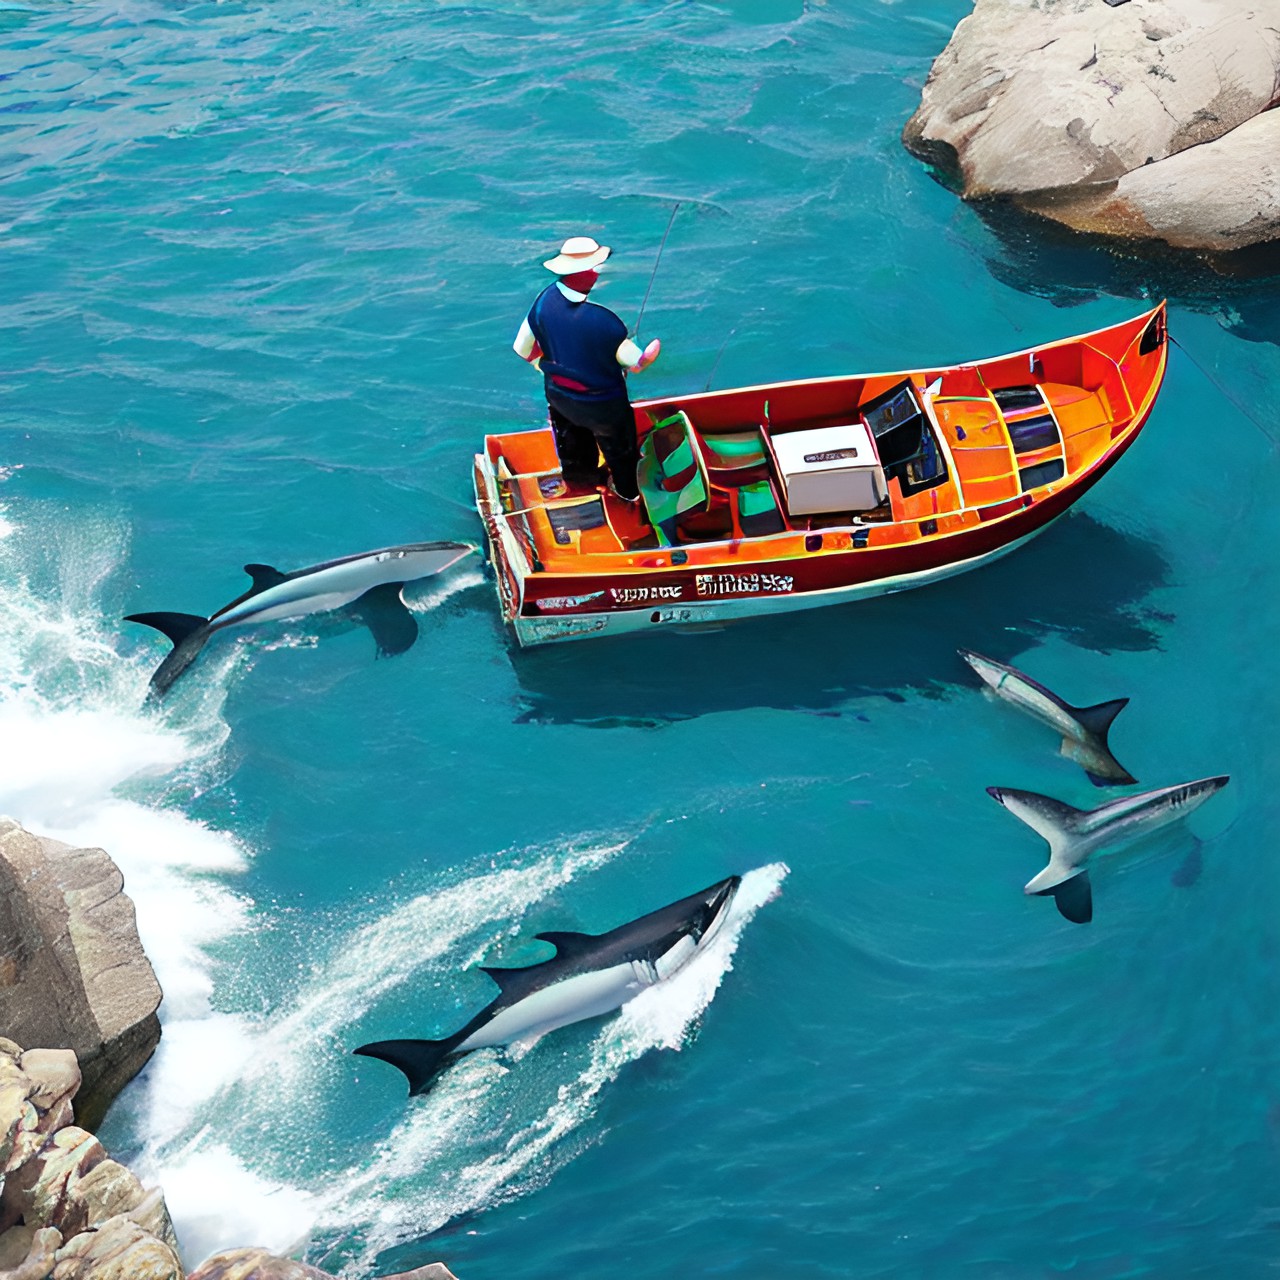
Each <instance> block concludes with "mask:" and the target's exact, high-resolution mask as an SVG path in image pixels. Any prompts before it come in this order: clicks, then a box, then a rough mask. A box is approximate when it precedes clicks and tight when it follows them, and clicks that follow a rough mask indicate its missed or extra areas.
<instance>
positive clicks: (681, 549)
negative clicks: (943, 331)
mask: <svg viewBox="0 0 1280 1280" xmlns="http://www.w3.org/2000/svg"><path fill="white" fill-rule="evenodd" d="M1166 358H1167V344H1166V319H1165V305H1164V303H1161V304H1160V305H1159V306H1158V307H1156V308H1155V309H1154V310H1152V311H1148V312H1147V313H1145V314H1144V315H1140V316H1137V317H1135V318H1134V319H1132V320H1126V321H1125V322H1124V323H1122V324H1117V325H1113V326H1112V327H1110V328H1107V329H1099V330H1098V331H1097V332H1095V333H1087V334H1083V335H1081V336H1080V337H1075V338H1067V339H1063V340H1062V341H1058V342H1050V343H1046V344H1045V345H1043V346H1038V347H1032V348H1031V349H1029V350H1027V351H1020V352H1018V353H1016V354H1014V355H1007V356H999V357H996V358H994V359H991V360H979V361H975V362H973V363H970V364H961V365H955V366H953V367H951V368H945V369H924V370H916V371H913V372H907V373H879V374H870V375H857V376H852V377H837V378H814V379H810V380H807V381H802V382H777V383H770V384H768V385H765V386H755V387H735V388H732V389H730V390H726V391H714V392H705V393H702V394H696V395H688V396H676V397H666V398H662V399H656V400H646V401H638V402H637V403H636V404H635V406H634V408H635V415H636V428H637V431H638V433H639V437H640V442H641V448H640V466H639V471H638V477H639V481H640V492H641V497H642V503H641V504H636V505H632V504H629V503H626V502H623V501H621V500H620V499H618V498H617V497H615V496H614V495H613V494H612V493H601V492H599V491H598V490H596V489H590V490H575V489H573V488H572V487H567V486H566V485H565V483H564V481H563V479H562V477H561V475H560V470H559V464H558V462H557V459H556V451H555V444H554V441H553V438H552V434H551V429H550V427H543V428H541V429H540V430H536V431H518V432H509V433H504V434H501V435H490V436H486V437H485V442H484V452H483V453H479V454H477V455H476V458H475V491H476V505H477V507H478V509H479V512H480V517H481V519H482V520H483V521H484V525H485V529H486V531H487V534H488V540H489V548H490V555H491V559H492V562H493V567H494V570H495V577H496V580H497V587H498V596H499V600H500V602H501V605H502V613H503V617H504V619H505V620H506V621H507V622H510V623H512V624H513V625H514V627H515V631H516V635H517V637H518V638H519V641H520V643H521V644H522V645H535V644H546V643H549V642H551V641H557V640H577V639H581V638H583V637H587V636H601V635H622V634H624V633H627V632H634V631H648V630H653V629H655V628H661V627H671V626H677V627H688V626H694V625H697V624H700V623H723V622H725V621H727V620H730V619H735V618H745V617H750V616H752V615H755V614H765V613H783V612H787V611H789V610H793V609H810V608H814V607H816V606H817V605H827V604H842V603H844V602H846V601H851V600H862V599H866V598H868V597H870V596H878V595H885V594H888V593H890V592H894V591H905V590H907V589H908V588H910V587H919V586H924V585H925V584H927V583H930V582H936V581H938V580H939V579H941V578H947V577H950V576H951V575H952V574H956V573H963V572H964V571H965V570H967V569H976V568H978V567H979V566H981V565H984V564H988V563H990V562H991V561H992V560H995V559H996V558H997V557H999V556H1003V555H1006V554H1007V553H1008V552H1010V551H1013V550H1014V549H1015V548H1016V547H1019V546H1021V545H1022V543H1024V542H1026V541H1027V540H1028V539H1030V538H1032V537H1034V536H1035V534H1037V533H1039V532H1040V531H1041V530H1042V529H1044V528H1045V527H1046V526H1047V525H1048V524H1049V523H1050V522H1051V521H1053V520H1055V519H1056V518H1057V517H1058V516H1060V515H1062V513H1063V512H1064V511H1066V510H1067V508H1068V507H1070V506H1071V505H1072V503H1074V502H1075V501H1076V499H1077V498H1079V497H1080V496H1081V495H1082V494H1083V493H1085V492H1086V491H1087V490H1088V489H1089V488H1090V487H1091V486H1092V485H1093V484H1094V483H1095V482H1096V481H1097V480H1099V479H1100V478H1101V477H1102V476H1103V475H1104V474H1105V473H1106V472H1107V471H1108V470H1109V469H1110V468H1111V467H1112V466H1113V465H1114V463H1115V462H1116V460H1117V459H1118V458H1119V457H1120V455H1121V454H1122V453H1124V451H1125V450H1126V449H1127V448H1128V447H1129V446H1130V445H1131V444H1132V443H1133V442H1134V440H1136V439H1137V437H1138V433H1139V431H1141V430H1142V427H1143V424H1144V423H1145V422H1146V420H1147V417H1148V415H1149V414H1150V412H1151V408H1152V405H1153V404H1154V402H1155V398H1156V393H1157V392H1158V391H1159V389H1160V383H1161V380H1162V379H1163V377H1164V371H1165V362H1166Z"/></svg>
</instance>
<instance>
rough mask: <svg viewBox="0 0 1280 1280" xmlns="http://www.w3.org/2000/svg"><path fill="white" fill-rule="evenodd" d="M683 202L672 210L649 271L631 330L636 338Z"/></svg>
mask: <svg viewBox="0 0 1280 1280" xmlns="http://www.w3.org/2000/svg"><path fill="white" fill-rule="evenodd" d="M682 203H683V202H682V201H680V200H677V201H676V202H675V205H674V207H673V208H672V210H671V217H669V218H668V219H667V229H666V230H665V231H664V232H663V233H662V242H661V243H660V244H659V245H658V256H657V257H656V258H655V259H654V260H653V270H652V271H651V272H650V273H649V287H648V288H647V289H646V290H645V291H644V301H643V302H642V303H641V304H640V314H639V315H638V316H636V326H635V328H634V329H632V331H631V336H632V337H633V338H634V337H635V336H636V335H637V334H638V333H639V332H640V321H641V320H643V319H644V309H645V307H647V306H648V305H649V294H650V293H651V292H652V291H653V280H654V277H655V276H656V275H657V274H658V264H659V263H660V262H661V261H662V251H663V249H665V248H666V247H667V237H668V236H669V235H670V234H671V226H672V224H673V223H674V222H675V220H676V214H677V213H679V212H680V205H681V204H682Z"/></svg>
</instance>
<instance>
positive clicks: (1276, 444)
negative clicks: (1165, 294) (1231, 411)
mask: <svg viewBox="0 0 1280 1280" xmlns="http://www.w3.org/2000/svg"><path fill="white" fill-rule="evenodd" d="M1168 337H1169V341H1170V342H1172V343H1173V345H1174V346H1175V347H1177V348H1178V350H1179V351H1181V352H1182V354H1183V355H1184V356H1186V357H1187V359H1188V360H1190V361H1191V363H1192V364H1193V365H1195V367H1196V368H1197V369H1199V370H1200V372H1201V373H1202V374H1204V376H1205V377H1206V378H1207V379H1208V380H1209V382H1210V383H1212V384H1213V386H1214V387H1216V388H1217V390H1218V392H1219V393H1220V394H1221V396H1222V398H1223V399H1224V400H1226V401H1227V403H1228V404H1230V405H1232V406H1233V407H1234V408H1235V409H1237V410H1239V412H1240V413H1242V414H1243V415H1244V416H1245V417H1246V418H1248V419H1249V421H1250V422H1252V423H1253V425H1254V426H1255V427H1257V428H1258V430H1259V431H1260V432H1262V434H1263V435H1264V436H1265V437H1266V438H1267V440H1268V442H1269V443H1270V445H1271V447H1272V448H1273V449H1275V448H1278V447H1280V440H1277V439H1276V438H1275V436H1273V435H1272V434H1271V432H1270V431H1268V430H1267V428H1266V427H1264V426H1263V425H1262V423H1261V422H1259V421H1258V419H1257V418H1255V417H1254V416H1253V414H1251V413H1250V412H1249V410H1248V409H1246V408H1245V407H1244V405H1242V404H1241V403H1240V401H1239V400H1237V399H1236V398H1235V396H1233V395H1232V394H1231V392H1230V391H1228V390H1227V388H1226V387H1225V386H1224V385H1223V384H1222V383H1221V382H1219V381H1218V379H1217V378H1215V377H1214V376H1213V374H1211V373H1210V372H1209V370H1208V369H1206V368H1205V367H1204V365H1202V364H1201V363H1200V361H1199V360H1197V359H1196V358H1195V356H1193V355H1192V354H1191V352H1190V351H1188V350H1187V349H1186V347H1184V346H1183V345H1182V343H1180V342H1179V341H1178V340H1177V338H1175V337H1174V336H1173V334H1171V333H1170V334H1169V335H1168Z"/></svg>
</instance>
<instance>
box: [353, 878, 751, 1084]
mask: <svg viewBox="0 0 1280 1280" xmlns="http://www.w3.org/2000/svg"><path fill="white" fill-rule="evenodd" d="M740 883H741V877H739V876H730V877H729V879H727V880H721V881H720V882H719V883H718V884H713V885H711V886H710V888H707V889H703V890H702V892H701V893H695V894H692V895H691V896H690V897H687V898H681V899H680V901H679V902H673V903H671V904H670V906H666V907H661V908H659V909H658V910H657V911H653V912H650V913H649V914H648V915H645V916H641V917H640V918H639V919H638V920H632V921H631V922H630V923H629V924H624V925H620V926H619V927H618V928H616V929H613V930H611V931H610V932H609V933H601V934H591V933H539V934H537V935H536V936H537V937H538V938H540V939H542V941H544V942H549V943H551V944H552V946H554V947H555V949H556V954H555V955H554V956H553V957H552V958H551V959H550V960H544V961H543V962H542V963H541V964H534V965H529V966H528V967H527V968H523V969H497V968H492V967H485V966H481V968H482V971H483V972H484V973H487V974H488V975H489V976H490V977H491V978H492V979H493V980H494V981H495V982H496V983H497V984H498V987H499V994H498V996H497V998H496V999H494V1000H493V1001H492V1003H490V1004H488V1005H486V1006H485V1007H484V1008H483V1009H481V1010H480V1012H479V1013H477V1014H476V1016H475V1017H474V1018H472V1019H471V1021H470V1022H468V1023H467V1025H466V1026H465V1027H463V1028H462V1030H461V1031H457V1032H455V1033H454V1034H453V1035H451V1036H449V1037H448V1038H447V1039H445V1040H379V1041H377V1042H375V1043H373V1044H362V1045H361V1046H360V1047H359V1048H358V1049H356V1050H354V1051H353V1052H355V1053H358V1054H361V1055H363V1056H364V1057H366V1058H381V1059H382V1061H383V1062H389V1063H390V1064H391V1065H392V1066H393V1067H397V1068H398V1069H399V1070H401V1071H403V1072H404V1074H405V1076H406V1077H408V1080H409V1095H410V1096H411V1097H412V1096H414V1095H415V1094H420V1093H425V1092H426V1091H427V1089H428V1088H429V1087H430V1086H431V1084H432V1083H433V1082H434V1081H435V1080H436V1078H437V1077H438V1076H439V1075H440V1073H441V1072H443V1071H444V1070H446V1068H448V1067H449V1066H451V1065H452V1064H453V1063H454V1062H456V1061H457V1059H458V1058H460V1057H462V1055H463V1054H466V1053H471V1052H472V1051H473V1050H475V1049H486V1048H491V1047H494V1046H498V1045H510V1044H516V1043H524V1044H531V1043H532V1042H533V1041H534V1040H537V1039H538V1038H539V1037H540V1036H543V1035H545V1034H546V1033H547V1032H548V1031H555V1030H557V1029H558V1028H560V1027H567V1026H569V1025H570V1023H574V1022H582V1021H584V1020H585V1019H587V1018H598V1017H600V1016H601V1015H603V1014H606V1013H612V1012H613V1010H615V1009H620V1008H621V1007H622V1006H623V1005H624V1004H626V1002H627V1001H628V1000H630V999H632V998H633V997H634V996H636V995H639V993H640V992H641V991H643V990H645V988H647V987H652V986H654V985H656V984H657V983H659V982H664V981H666V979H668V978H670V977H672V976H673V975H675V974H676V973H678V972H680V970H681V969H683V968H684V967H685V965H687V964H688V963H689V961H690V960H692V959H693V957H694V956H695V955H697V954H698V953H699V952H700V951H701V950H702V949H703V948H704V947H706V946H707V944H708V943H709V942H710V940H711V938H712V937H713V936H714V935H715V933H716V931H717V929H718V928H719V926H720V924H721V922H722V921H723V919H724V915H725V910H726V908H727V907H728V906H729V903H730V902H731V901H732V900H733V895H734V894H735V893H736V892H737V890H738V885H739V884H740Z"/></svg>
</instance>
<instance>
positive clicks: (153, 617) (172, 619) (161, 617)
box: [125, 613, 209, 649]
mask: <svg viewBox="0 0 1280 1280" xmlns="http://www.w3.org/2000/svg"><path fill="white" fill-rule="evenodd" d="M125 621H126V622H140V623H142V625H143V626H144V627H154V628H155V629H156V630H157V631H159V632H160V633H161V634H162V635H165V636H168V637H169V639H170V640H171V641H172V642H173V647H174V648H175V649H176V648H177V647H178V645H180V644H181V643H182V642H183V641H184V640H185V639H186V638H187V637H188V636H189V635H191V633H192V632H193V631H199V630H200V628H201V627H203V626H205V625H206V624H207V623H208V621H209V619H208V618H202V617H200V616H199V615H198V614H194V613H131V614H129V616H128V617H127V618H125Z"/></svg>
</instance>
